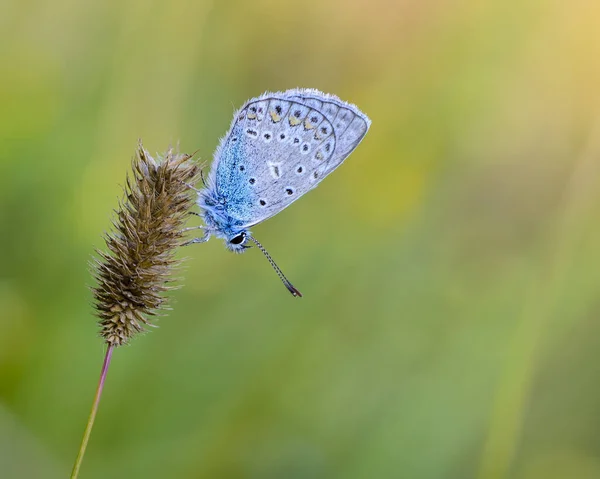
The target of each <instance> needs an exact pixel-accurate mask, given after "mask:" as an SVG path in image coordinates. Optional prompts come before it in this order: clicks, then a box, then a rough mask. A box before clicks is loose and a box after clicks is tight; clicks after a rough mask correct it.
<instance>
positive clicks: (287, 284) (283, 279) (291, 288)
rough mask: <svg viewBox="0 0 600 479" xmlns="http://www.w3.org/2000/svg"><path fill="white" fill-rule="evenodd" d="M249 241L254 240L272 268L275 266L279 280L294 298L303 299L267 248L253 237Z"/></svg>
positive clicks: (249, 237)
mask: <svg viewBox="0 0 600 479" xmlns="http://www.w3.org/2000/svg"><path fill="white" fill-rule="evenodd" d="M247 238H248V239H250V240H252V242H253V243H254V244H255V245H256V246H258V249H259V250H261V251H262V253H263V254H264V255H265V256H266V257H267V259H268V260H269V263H271V266H273V269H274V270H275V272H276V273H277V276H279V279H280V280H281V282H282V283H283V284H284V285H285V287H286V288H287V289H288V291H289V292H290V293H292V296H297V297H300V298H301V297H302V293H301V292H300V291H298V290H297V289H296V288H295V287H294V285H293V284H292V283H290V282H289V281H288V279H287V278H286V277H285V275H284V274H283V272H282V271H281V269H279V266H277V263H275V261H273V258H271V255H270V254H269V253H268V252H267V250H266V249H265V247H264V246H263V245H261V244H260V243H259V242H258V241H257V240H256V238H253V237H252V236H250V235H248V236H247Z"/></svg>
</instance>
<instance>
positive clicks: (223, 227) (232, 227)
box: [198, 187, 250, 253]
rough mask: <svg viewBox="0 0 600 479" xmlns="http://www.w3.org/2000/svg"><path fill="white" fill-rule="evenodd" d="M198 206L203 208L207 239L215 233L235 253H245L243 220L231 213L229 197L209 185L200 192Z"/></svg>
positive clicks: (247, 232)
mask: <svg viewBox="0 0 600 479" xmlns="http://www.w3.org/2000/svg"><path fill="white" fill-rule="evenodd" d="M198 206H200V208H202V218H203V220H204V224H205V226H206V228H205V229H206V239H208V238H209V237H210V235H211V234H214V235H215V236H216V237H217V238H222V239H223V240H225V246H226V247H227V248H228V249H229V250H230V251H233V252H235V253H243V252H244V251H245V250H246V249H247V246H245V243H246V235H248V234H250V232H249V231H248V229H246V228H244V227H243V222H242V221H240V220H238V219H235V218H233V217H232V216H230V215H229V213H228V210H227V199H226V198H225V197H224V196H223V195H219V194H218V193H217V191H216V189H215V188H210V187H207V188H205V189H203V190H201V191H200V192H199V193H198Z"/></svg>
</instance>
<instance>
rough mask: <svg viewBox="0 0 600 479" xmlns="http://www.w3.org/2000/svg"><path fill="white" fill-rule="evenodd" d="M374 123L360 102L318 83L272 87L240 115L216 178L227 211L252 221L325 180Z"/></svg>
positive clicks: (243, 222)
mask: <svg viewBox="0 0 600 479" xmlns="http://www.w3.org/2000/svg"><path fill="white" fill-rule="evenodd" d="M369 126H370V120H369V118H368V117H367V116H366V115H365V114H364V113H362V112H361V111H360V110H359V109H358V108H357V107H356V106H354V105H351V104H348V103H345V102H343V101H342V100H340V99H339V98H337V97H335V96H332V95H327V94H325V93H321V92H319V91H317V90H289V91H286V92H283V93H265V94H264V95H262V96H261V97H259V98H254V99H252V100H249V101H248V102H247V103H246V104H245V105H244V106H243V107H242V108H241V109H240V110H239V111H238V112H237V113H236V115H235V117H234V120H233V122H232V125H231V128H230V130H229V132H228V133H227V135H226V136H225V137H224V138H223V140H222V142H221V145H220V147H219V148H218V149H217V152H216V154H215V164H214V165H213V170H212V171H211V176H210V181H211V185H212V187H213V188H215V189H216V192H217V195H218V196H220V197H223V198H225V201H226V204H225V205H224V207H225V210H226V212H227V215H228V216H230V217H231V218H233V219H235V220H236V221H237V223H239V224H240V225H242V226H243V227H245V228H247V227H250V226H253V225H256V224H258V223H260V222H262V221H264V220H266V219H268V218H270V217H271V216H274V215H275V214H277V213H279V212H280V211H281V210H283V209H284V208H286V207H287V206H289V205H290V204H291V203H293V202H294V201H295V200H296V199H298V198H299V197H300V196H302V195H304V194H305V193H306V192H308V191H309V190H311V189H312V188H314V187H315V186H317V185H318V184H319V183H320V182H321V181H322V180H323V178H325V177H326V176H327V175H328V174H329V173H331V172H332V171H333V170H335V169H336V168H337V167H338V166H339V165H340V164H341V163H342V162H343V161H344V160H345V159H346V158H347V157H348V155H349V154H350V153H351V152H352V151H353V150H354V149H355V148H356V146H357V145H358V144H359V143H360V141H361V140H362V139H363V137H364V136H365V134H366V133H367V130H368V129H369Z"/></svg>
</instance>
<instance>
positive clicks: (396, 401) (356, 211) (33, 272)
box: [0, 0, 600, 479]
mask: <svg viewBox="0 0 600 479" xmlns="http://www.w3.org/2000/svg"><path fill="white" fill-rule="evenodd" d="M0 59H1V63H0V225H1V228H2V230H1V231H2V234H1V236H0V251H1V261H0V311H1V317H0V477H2V478H38V477H40V478H42V477H43V478H61V477H66V476H67V475H68V472H69V470H70V467H71V465H72V461H73V459H74V457H75V454H76V450H77V447H78V445H79V441H80V438H81V433H82V430H83V426H84V423H85V419H86V417H87V413H88V411H89V407H90V404H91V400H92V396H93V392H94V389H95V385H96V381H97V378H98V374H99V369H100V365H101V361H102V355H103V345H102V342H101V341H100V339H99V338H98V337H97V336H96V332H97V327H96V324H95V319H94V317H93V315H92V308H91V305H90V303H91V293H90V292H89V290H88V289H87V287H88V286H90V285H91V284H92V280H91V277H90V274H89V272H88V269H87V262H88V260H89V259H90V256H91V255H92V253H93V250H94V247H95V246H97V247H102V246H103V243H102V240H101V235H102V233H103V232H104V231H105V230H106V229H108V228H109V227H110V218H111V212H112V209H113V208H114V207H116V205H117V199H118V197H119V195H120V194H121V187H120V185H122V184H123V182H124V179H125V174H126V171H127V169H128V167H129V163H130V158H131V156H132V155H133V153H134V150H135V148H136V145H137V141H138V138H142V139H143V140H144V144H145V146H146V147H147V148H148V149H149V150H150V151H151V152H155V151H164V150H165V149H166V148H167V147H168V145H169V144H174V143H177V142H180V145H181V148H182V150H184V151H187V152H192V151H194V150H196V149H198V150H199V156H200V157H201V158H202V160H203V161H207V162H208V161H210V159H211V158H212V151H213V149H214V147H215V146H216V144H217V141H218V139H219V137H220V136H221V135H223V134H224V133H225V131H226V129H227V128H228V126H229V122H230V119H231V115H232V112H233V111H234V109H235V108H237V107H239V106H240V105H241V104H242V103H243V102H244V101H245V100H246V99H248V98H250V97H253V96H256V95H258V94H260V93H262V92H263V91H265V90H283V89H286V88H292V87H297V86H302V87H314V88H319V89H321V90H324V91H328V92H332V93H335V94H337V95H339V96H340V97H341V98H343V99H344V100H347V101H351V102H353V103H356V104H357V105H359V107H360V108H361V109H362V110H364V111H365V112H366V113H367V114H368V115H369V116H370V117H371V119H372V120H373V125H372V127H371V130H370V132H369V134H368V135H367V137H366V138H365V140H364V142H363V143H362V144H361V145H360V146H359V148H358V149H357V150H356V151H355V153H354V154H353V155H352V156H351V157H350V158H349V159H348V161H347V162H346V164H345V165H344V166H343V167H342V168H340V169H339V170H338V171H336V172H335V174H333V175H331V176H330V177H329V178H327V179H326V180H325V181H324V182H323V183H322V184H321V185H320V187H319V188H317V189H316V190H314V191H313V192H311V193H310V194H308V195H307V196H306V197H305V198H302V199H301V200H300V201H298V202H297V203H295V204H294V205H293V206H292V207H290V208H289V209H287V210H285V211H284V212H283V213H282V214H280V215H278V216H277V217H275V218H273V219H271V220H269V221H268V222H266V223H265V224H263V225H260V226H259V227H257V228H255V229H254V233H255V235H256V237H257V238H258V239H259V240H260V241H261V242H263V244H265V245H266V246H267V248H268V249H269V251H270V252H271V253H272V255H273V256H274V258H275V259H276V260H277V261H278V262H279V264H280V266H281V267H282V268H283V270H284V271H285V273H286V274H287V275H288V276H289V277H290V279H291V280H292V281H293V283H294V284H295V285H296V286H297V287H298V288H299V289H300V290H301V291H302V292H303V293H304V295H305V297H304V298H302V299H294V298H292V297H291V296H290V295H289V293H287V292H286V291H285V289H284V288H283V287H282V285H281V284H280V282H279V280H278V279H277V277H276V276H275V274H274V273H273V271H272V270H271V268H270V267H269V265H268V263H267V261H266V260H265V258H264V257H262V255H261V254H260V252H258V251H257V250H256V249H253V250H250V251H249V252H248V253H246V254H245V255H242V256H236V255H233V254H230V253H228V252H227V251H226V250H225V249H224V248H223V245H222V243H220V242H219V241H216V240H211V241H210V242H209V243H207V244H203V245H196V246H193V247H190V248H189V249H187V250H185V251H184V252H182V253H184V254H185V255H187V256H189V257H190V260H189V261H188V262H187V263H186V268H185V271H184V275H185V283H184V287H183V288H182V289H181V290H179V291H176V292H175V293H174V294H173V311H171V312H170V314H169V316H168V317H166V318H164V319H162V320H161V322H160V325H161V327H160V328H159V329H158V330H156V331H153V332H152V333H151V334H148V335H146V336H145V337H144V338H141V339H138V340H136V341H135V342H134V343H133V344H132V345H131V346H130V347H127V348H122V349H119V350H117V351H116V353H115V355H114V358H113V364H112V367H111V370H110V372H109V375H108V381H107V385H106V389H105V395H104V397H103V400H102V404H101V406H100V412H99V415H98V418H97V422H96V428H95V430H94V432H93V434H92V439H91V442H90V445H89V448H88V455H87V456H86V458H85V461H84V464H83V468H82V476H81V477H82V478H107V477H110V478H113V477H114V478H253V479H255V478H256V479H258V478H260V479H269V478H291V479H304V478H307V479H309V478H310V479H313V478H319V479H325V478H328V479H329V478H343V479H346V478H347V479H359V478H361V479H362V478H455V479H463V478H476V479H501V478H517V479H559V478H560V479H562V478H571V477H573V478H578V479H588V478H598V477H600V435H599V424H598V417H600V369H599V367H598V363H599V361H600V353H599V351H600V317H599V312H600V292H599V291H600V266H599V265H600V247H599V246H598V245H599V244H600V226H599V221H598V220H599V216H598V213H599V212H600V208H599V206H600V204H599V203H600V198H599V193H598V192H599V191H600V176H599V175H600V101H599V100H600V95H599V92H600V3H599V2H597V1H592V0H572V1H563V2H559V1H556V2H552V1H547V0H524V1H523V0H507V1H502V0H496V1H487V2H486V1H477V0H454V1H441V0H399V1H390V0H387V1H386V0H358V1H354V0H353V1H349V0H335V1H326V0H321V1H314V0H306V1H304V2H298V1H295V2H288V1H285V2H276V1H272V2H270V1H266V0H254V1H218V2H217V1H213V2H209V1H198V0H189V1H186V0H172V1H169V2H159V1H145V0H125V1H116V0H109V1H102V2H100V1H97V2H88V1H74V0H55V1H52V2H50V1H39V0H30V1H21V2H17V1H16V0H9V1H8V2H6V1H4V2H2V3H0ZM191 224H197V221H195V220H194V218H192V219H191V220H190V225H191Z"/></svg>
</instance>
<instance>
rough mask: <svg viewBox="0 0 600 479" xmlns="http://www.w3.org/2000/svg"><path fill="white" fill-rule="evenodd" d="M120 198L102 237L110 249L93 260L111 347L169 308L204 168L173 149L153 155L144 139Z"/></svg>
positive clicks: (104, 330)
mask: <svg viewBox="0 0 600 479" xmlns="http://www.w3.org/2000/svg"><path fill="white" fill-rule="evenodd" d="M132 169H133V174H132V175H131V176H130V175H128V177H127V180H126V186H125V188H124V193H125V196H124V198H123V200H122V201H120V202H119V209H118V210H117V211H116V213H117V217H116V218H115V219H114V220H113V227H114V229H113V231H111V232H109V233H107V234H106V235H105V237H104V239H105V241H106V246H107V247H108V250H109V251H108V252H106V253H105V252H101V251H97V254H98V255H99V256H100V258H99V259H96V260H95V261H94V264H93V274H94V276H95V279H96V281H97V283H98V285H97V286H96V287H95V288H93V290H92V291H93V293H94V298H95V308H96V310H97V316H98V317H99V318H100V321H99V325H100V335H101V336H102V338H104V340H105V341H106V342H107V343H108V344H111V345H113V346H121V345H123V344H126V343H128V342H129V341H130V340H131V338H132V337H133V336H135V334H136V333H139V332H142V331H144V330H145V327H146V326H154V325H153V324H152V322H151V320H150V317H152V316H156V314H157V312H158V310H159V309H163V308H164V307H165V302H166V300H167V298H165V297H164V295H163V294H162V293H164V292H165V291H168V290H171V289H174V287H173V286H167V283H169V282H170V279H169V278H170V275H171V273H172V271H173V268H174V267H176V266H178V264H179V261H178V260H177V259H175V257H174V253H175V249H176V248H177V247H178V246H180V245H181V244H182V242H183V236H184V232H183V231H182V230H183V225H184V223H185V220H186V218H187V215H188V212H189V211H190V208H191V207H192V206H193V205H194V200H195V198H194V195H193V194H192V193H193V191H191V190H190V188H189V186H188V185H190V184H191V185H193V184H195V183H197V182H198V180H199V178H200V167H199V166H198V165H197V164H196V163H194V162H192V161H191V160H190V156H189V155H185V154H179V153H177V152H175V151H173V150H172V149H170V150H169V151H167V153H166V155H165V157H164V158H162V159H160V160H159V161H156V160H154V159H153V158H152V157H151V156H150V155H149V154H148V152H147V151H146V150H144V148H143V146H142V144H141V142H140V144H139V147H138V150H137V154H136V157H135V158H134V159H133V162H132Z"/></svg>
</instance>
